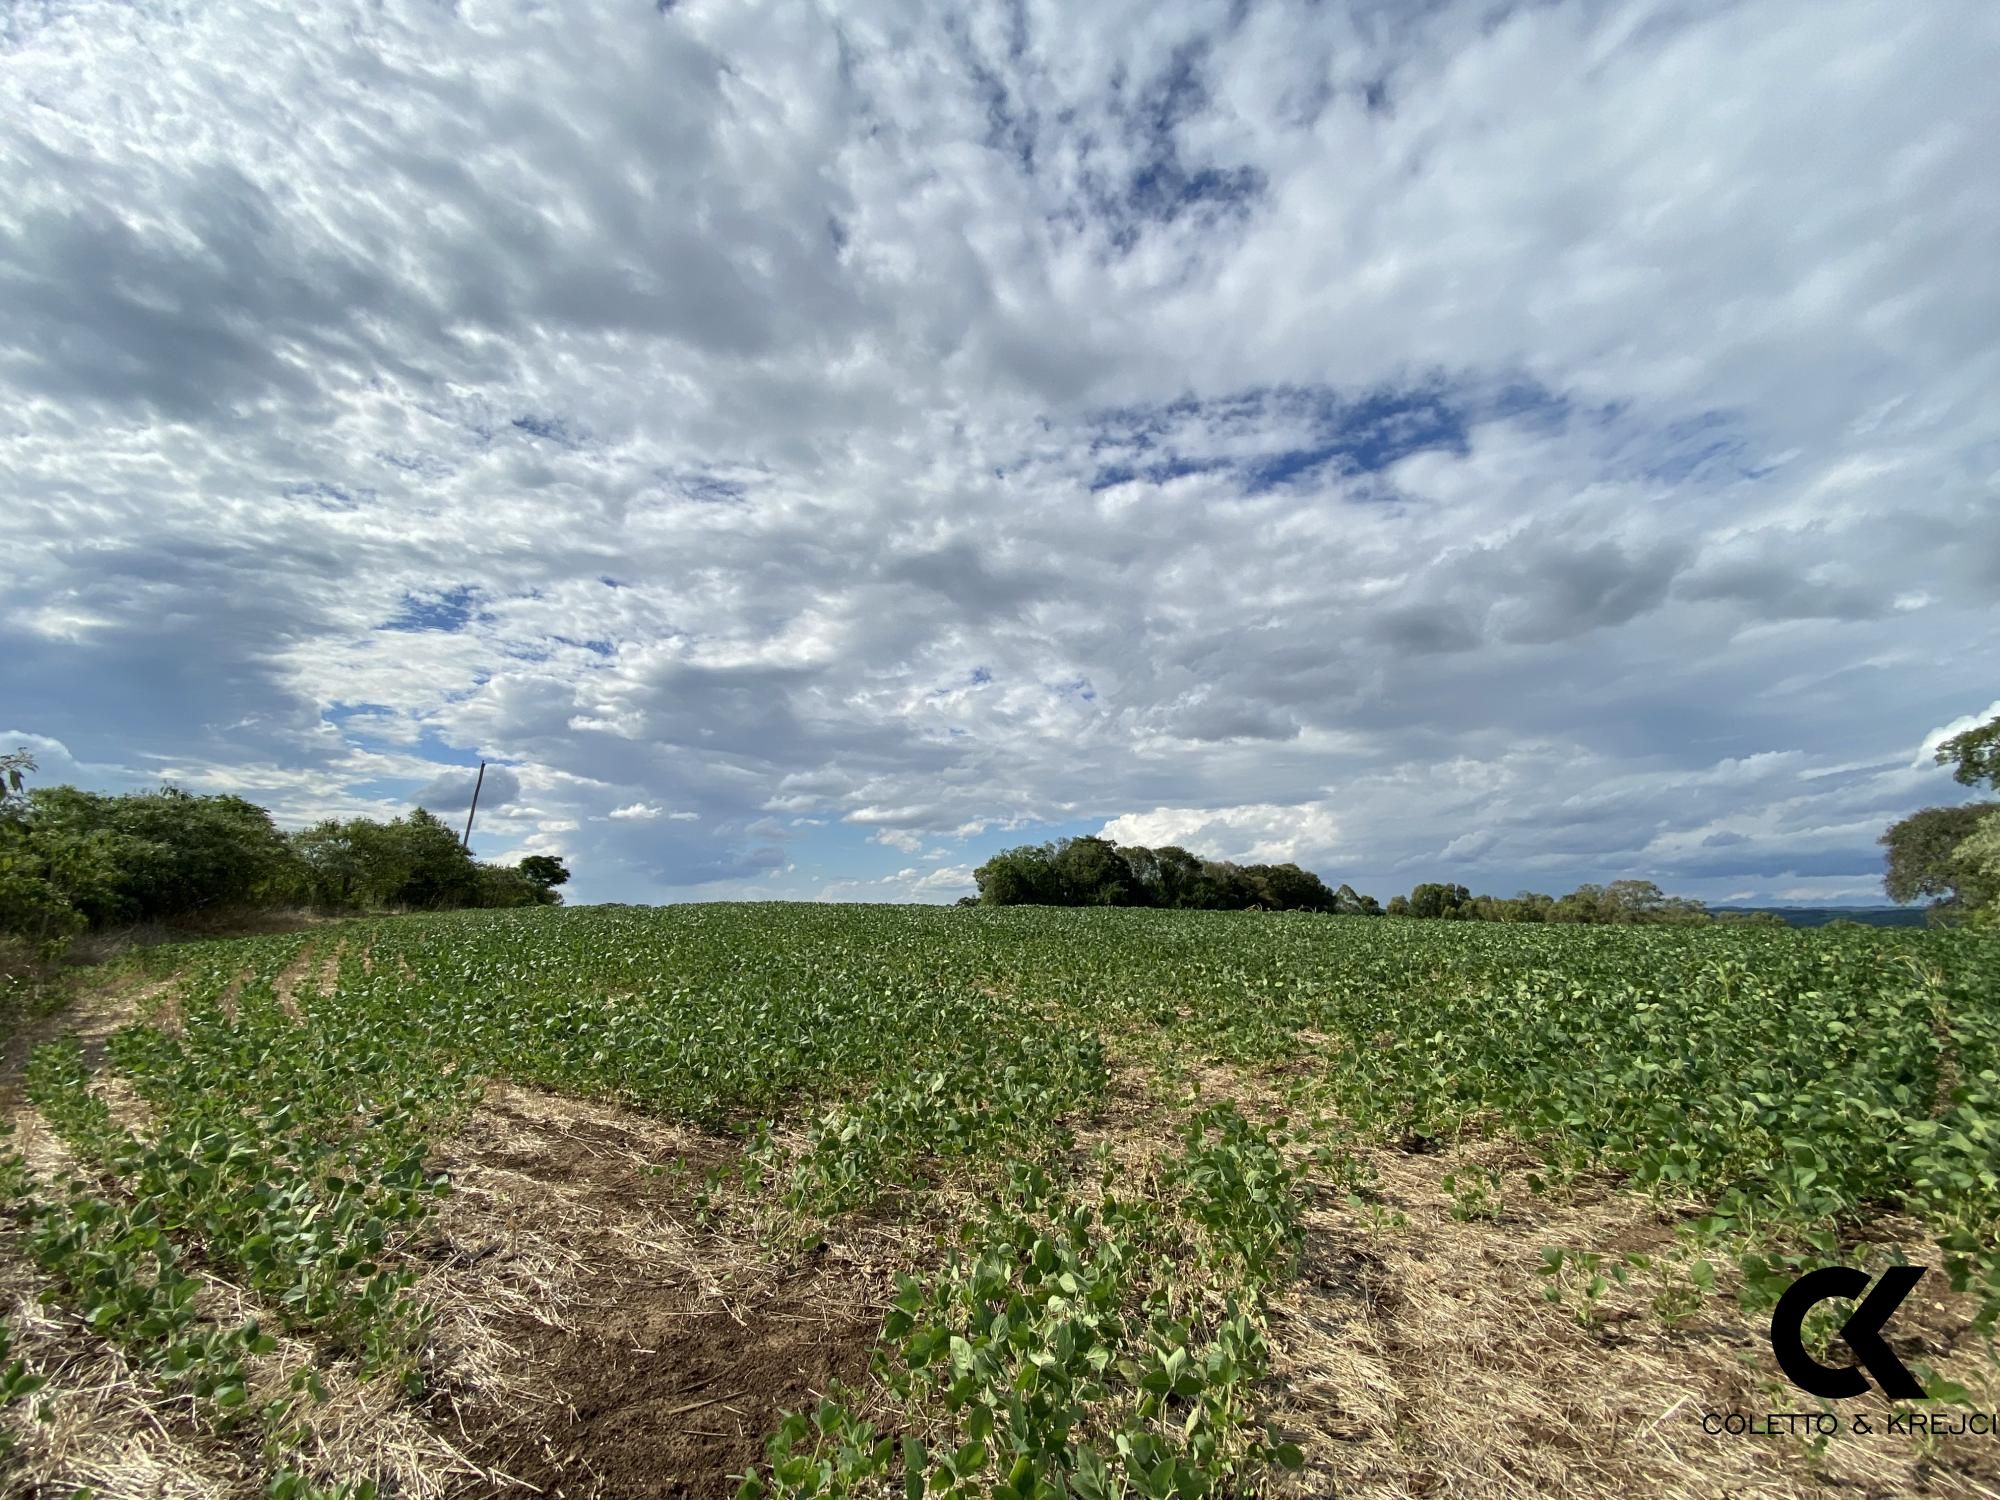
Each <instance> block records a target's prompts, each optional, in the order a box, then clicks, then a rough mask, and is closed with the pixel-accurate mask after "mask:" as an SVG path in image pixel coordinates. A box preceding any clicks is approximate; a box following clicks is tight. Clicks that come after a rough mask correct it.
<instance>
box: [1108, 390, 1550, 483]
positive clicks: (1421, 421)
mask: <svg viewBox="0 0 2000 1500" xmlns="http://www.w3.org/2000/svg"><path fill="white" fill-rule="evenodd" d="M1564 412H1565V407H1564V404H1563V402H1562V401H1561V399H1560V398H1559V397H1555V396H1551V395H1550V394H1548V393H1547V392H1543V391H1541V390H1539V389H1538V388H1536V387H1533V386H1529V385H1512V386H1508V387H1505V388H1504V389H1503V390H1502V391H1500V392H1498V393H1486V394H1481V393H1478V392H1475V391H1473V390H1472V389H1470V388H1466V389H1464V390H1459V389H1455V388H1453V387H1451V386H1449V385H1446V384H1443V383H1434V384H1428V385H1421V386H1408V387H1399V388H1392V387H1384V388H1379V389H1376V390H1370V391H1364V392H1361V393H1359V394H1352V393H1343V392H1340V391H1337V390H1334V389H1332V388H1329V387H1324V386H1314V387H1276V388H1270V389H1257V390H1250V391H1243V392H1239V393H1236V394H1233V395H1229V396H1223V397H1217V398H1212V399H1206V400H1199V399H1195V398H1192V397H1183V398H1181V399H1179V400H1176V401H1172V402H1166V403H1162V404H1160V405H1157V406H1154V407H1150V408H1124V409H1119V410H1113V411H1107V412H1103V413H1100V414H1098V415H1097V417H1096V419H1095V423H1094V426H1095V428H1096V431H1095V432H1094V433H1093V435H1092V436H1091V438H1090V448H1091V450H1092V452H1093V453H1094V454H1095V455H1096V456H1097V458H1098V467H1097V469H1096V472H1095V473H1094V474H1093V476H1092V478H1091V480H1090V487H1091V488H1092V489H1093V490H1099V489H1105V488H1108V487H1110V486H1112V485H1117V484H1126V483H1130V482H1131V481H1132V480H1134V479H1143V480H1145V481H1146V482H1148V483H1152V484H1159V483H1164V482H1166V481H1168V480H1172V479H1177V478H1182V477H1185V476H1187V475H1191V474H1204V473H1218V472H1227V473H1231V474H1233V475H1234V476H1235V477H1236V478H1237V480H1238V482H1239V483H1240V484H1241V486H1242V488H1243V489H1244V490H1245V492H1247V493H1250V494H1259V493H1262V492H1264V491H1267V490H1272V489H1277V488H1279V487H1281V486H1285V485H1289V484H1296V483H1300V482H1303V481H1308V480H1311V479H1314V478H1316V477H1319V476H1322V475H1325V474H1334V475H1339V476H1352V475H1358V474H1372V473H1378V472H1380V471H1381V470H1383V469H1386V468H1388V467H1389V466H1390V465H1392V464H1394V463H1396V462H1398V461H1399V460H1401V459H1404V458H1408V457H1409V456H1411V455H1412V454H1415V453H1422V452H1427V451H1436V450H1442V451H1445V452H1449V453H1455V454H1461V455H1462V454H1464V453H1466V452H1467V451H1468V448H1469V443H1470V433H1471V429H1472V427H1473V425H1474V424H1475V423H1476V422H1478V421H1481V420H1486V419H1491V418H1493V417H1499V416H1506V417H1519V418H1524V419H1527V420H1533V421H1538V422H1554V423H1560V422H1561V421H1562V420H1563V414H1564Z"/></svg>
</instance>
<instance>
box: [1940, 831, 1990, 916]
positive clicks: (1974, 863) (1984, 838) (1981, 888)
mask: <svg viewBox="0 0 2000 1500" xmlns="http://www.w3.org/2000/svg"><path fill="white" fill-rule="evenodd" d="M1952 863H1953V865H1954V866H1956V868H1957V870H1958V876H1959V888H1960V890H1968V891H1975V892H1978V893H1980V896H1981V899H1980V900H1978V901H1977V902H1975V903H1973V904H1972V905H1970V906H1969V907H1968V909H1967V911H1966V920H1967V921H1968V922H1970V923H1972V925H1974V926H1976V927H1992V926H2000V817H1989V818H1984V819H1982V820H1981V821H1980V823H1979V826H1978V827H1976V828H1974V829H1973V830H1972V832H1971V833H1969V834H1967V835H1966V836H1965V838H1964V839H1963V840H1961V841H1960V843H1959V846H1958V847H1957V848H1956V849H1955V850H1953V851H1952Z"/></svg>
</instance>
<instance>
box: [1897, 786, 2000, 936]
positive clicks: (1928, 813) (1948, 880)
mask: <svg viewBox="0 0 2000 1500" xmlns="http://www.w3.org/2000/svg"><path fill="white" fill-rule="evenodd" d="M1996 813H2000V802H1967V803H1964V804H1962V805H1960V806H1958V807H1927V808H1925V809H1924V810H1923V811H1922V812H1915V813H1911V814H1910V816H1909V817H1907V818H1904V819H1903V820H1902V821H1901V822H1898V823H1895V824H1892V825H1891V826H1890V828H1889V831H1888V832H1886V833H1884V834H1883V835H1882V837H1881V839H1880V840H1879V842H1880V843H1881V845H1882V847H1883V848H1884V850H1886V851H1887V861H1888V867H1887V869H1886V870H1885V872H1884V873H1883V876H1882V888H1883V889H1884V890H1885V891H1887V892H1888V893H1889V899H1890V900H1891V901H1896V902H1899V903H1907V902H1911V901H1921V900H1925V899H1928V900H1930V902H1931V903H1932V905H1933V906H1934V907H1935V908H1937V909H1938V910H1939V911H1940V912H1941V913H1946V914H1949V913H1954V912H1960V911H1966V910H1974V909H1977V908H1979V907H1981V906H1984V905H1986V904H1987V903H1988V902H1990V901H1992V900H1993V899H1994V898H1995V896H1996V895H2000V885H1995V884H1994V883H1991V882H1989V881H1988V880H1987V878H1986V876H1985V873H1984V870H1983V867H1981V866H1980V865H1979V863H1978V861H1977V858H1976V857H1975V859H1974V860H1973V861H1972V862H1971V864H1969V865H1968V864H1964V863H1961V862H1960V860H1959V858H1958V851H1959V846H1960V845H1962V844H1964V843H1965V841H1966V840H1967V839H1969V838H1971V837H1972V836H1973V835H1974V834H1975V833H1978V832H1979V831H1980V830H1981V829H1983V828H1984V827H1985V826H1986V825H1987V824H1988V823H1989V822H1991V821H1992V820H1993V818H1994V815H1995V814H1996Z"/></svg>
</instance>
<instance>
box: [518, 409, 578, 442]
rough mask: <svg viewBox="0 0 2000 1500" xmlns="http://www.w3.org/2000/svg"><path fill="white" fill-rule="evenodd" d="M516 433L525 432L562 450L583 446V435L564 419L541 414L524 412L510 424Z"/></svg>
mask: <svg viewBox="0 0 2000 1500" xmlns="http://www.w3.org/2000/svg"><path fill="white" fill-rule="evenodd" d="M509 425H511V426H512V427H513V428H514V429H515V430H516V431H518V432H525V433H526V434H527V435H528V436H529V437H533V438H542V439H545V440H546V441H548V442H551V443H554V444H556V445H557V446H558V447H562V448H580V447H582V446H583V441H584V437H583V433H582V432H581V431H579V430H578V429H577V428H576V427H575V426H574V425H573V424H571V423H570V422H568V421H567V420H565V419H564V418H562V417H556V416H547V415H544V414H543V413H540V412H524V413H523V414H522V415H520V416H518V417H516V418H514V420H513V422H512V423H510V424H509Z"/></svg>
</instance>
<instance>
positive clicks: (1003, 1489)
mask: <svg viewBox="0 0 2000 1500" xmlns="http://www.w3.org/2000/svg"><path fill="white" fill-rule="evenodd" d="M1150 1186H1151V1188H1152V1190H1151V1191H1145V1190H1142V1191H1141V1192H1139V1193H1137V1194H1134V1195H1131V1196H1127V1197H1120V1196H1118V1195H1116V1194H1115V1193H1110V1192H1106V1193H1104V1194H1103V1195H1102V1196H1101V1197H1100V1198H1099V1200H1098V1201H1097V1202H1094V1203H1092V1202H1085V1201H1081V1200H1079V1199H1078V1198H1076V1197H1075V1196H1073V1195H1072V1194H1070V1193H1068V1192H1066V1191H1064V1190H1063V1188H1062V1187H1060V1186H1059V1185H1058V1184H1057V1183H1056V1182H1054V1181H1053V1180H1052V1179H1051V1178H1050V1177H1049V1175H1048V1174H1047V1173H1046V1172H1044V1171H1043V1170H1042V1169H1041V1168H1040V1167H1038V1166H1035V1165H1033V1164H1017V1165H1016V1166H1015V1167H1014V1168H1013V1170H1012V1171H1011V1172H1010V1174H1009V1179H1008V1182H1007V1185H1006V1188H1005V1190H1004V1191H1003V1192H1002V1194H1001V1195H1000V1198H999V1201H998V1202H997V1203H996V1204H995V1205H994V1207H993V1208H992V1209H991V1210H990V1211H989V1212H988V1213H987V1214H986V1215H985V1216H984V1218H983V1219H982V1220H981V1221H979V1223H978V1224H977V1225H976V1226H975V1227H974V1229H973V1230H972V1232H971V1236H970V1238H971V1246H970V1248H969V1249H968V1250H966V1251H965V1252H964V1253H962V1254H959V1255H957V1256H954V1258H953V1259H952V1261H951V1263H950V1264H949V1265H948V1266H947V1267H946V1268H945V1270H944V1272H943V1273H942V1274H941V1275H939V1276H936V1277H934V1278H931V1279H930V1280H929V1281H919V1280H918V1279H917V1278H915V1277H911V1276H904V1277H901V1278H899V1280H898V1284H897V1291H896V1296H895V1299H894V1302H893V1305H892V1308H891V1311H890V1312H889V1314H888V1316H887V1318H886V1319H885V1320H884V1323H883V1328H882V1341H881V1347H880V1348H879V1350H878V1352H877V1356H876V1369H877V1373H878V1375H879V1376H880V1377H881V1379H882V1380H883V1383H884V1385H885V1386H886V1388H887V1389H888V1390H889V1391H890V1392H891V1393H892V1395H893V1397H894V1399H895V1401H896V1402H897V1404H898V1405H899V1407H900V1408H901V1416H902V1419H903V1425H904V1426H905V1428H906V1430H907V1432H908V1433H909V1435H907V1436H905V1437H904V1438H903V1439H902V1441H901V1442H900V1444H898V1443H897V1442H895V1441H894V1440H893V1439H890V1438H885V1437H882V1436H881V1435H879V1434H878V1433H877V1431H876V1429H875V1428H874V1426H873V1425H872V1424H870V1423H867V1422H864V1421H863V1420H862V1419H861V1418H860V1417H859V1416H857V1415H856V1414H855V1413H854V1412H853V1410H851V1409H850V1408H849V1407H848V1406H847V1405H846V1404H845V1403H843V1402H839V1401H832V1400H830V1401H827V1402H824V1403H822V1404H821V1406H820V1407H819V1409H818V1411H817V1412H816V1413H815V1414H814V1415H813V1417H812V1418H811V1419H810V1420H809V1419H808V1418H806V1417H805V1416H804V1415H803V1414H801V1415H796V1416H793V1417H791V1418H789V1419H788V1420H787V1421H786V1422H785V1423H784V1424H783V1425H781V1426H780V1428H779V1430H778V1431H777V1432H776V1433H775V1434H773V1436H772V1438H771V1440H770V1443H769V1445H768V1452H767V1458H768V1464H767V1467H766V1468H765V1469H764V1470H763V1471H761V1472H759V1473H753V1474H750V1475H746V1476H745V1478H744V1481H743V1484H742V1486H741V1488H740V1489H739V1491H738V1495H739V1500H754V1497H759V1496H765V1495H783V1496H836V1495H853V1494H862V1493H872V1492H875V1490H876V1489H877V1488H879V1486H880V1485H882V1484H883V1483H884V1482H885V1481H886V1480H888V1479H890V1478H891V1477H893V1476H895V1475H896V1474H898V1473H900V1477H901V1479H902V1481H903V1489H904V1493H905V1494H906V1495H909V1496H915V1497H922V1496H924V1495H926V1494H929V1495H937V1496H964V1497H970V1496H995V1497H1006V1500H1057V1497H1062V1496H1076V1497H1079V1500H1113V1497H1119V1496H1146V1497H1152V1500H1170V1497H1182V1500H1194V1497H1199V1496H1207V1495H1215V1494H1229V1493H1236V1492H1238V1491H1239V1490H1240V1488H1241V1487H1242V1484H1243V1482H1244V1481H1246V1480H1250V1479H1254V1478H1255V1477H1256V1476H1257V1475H1259V1474H1260V1473H1261V1472H1262V1471H1264V1470H1267V1469H1270V1468H1272V1467H1284V1468H1296V1467H1298V1465H1299V1464H1300V1463H1301V1461H1302V1458H1301V1455H1300V1453H1299V1451H1298V1449H1297V1448H1296V1447H1295V1446H1293V1445H1292V1444H1289V1443H1287V1442H1285V1441H1284V1440H1283V1439H1282V1437H1281V1436H1280V1435H1279V1434H1278V1433H1277V1432H1276V1431H1275V1430H1273V1429H1272V1428H1271V1427H1269V1426H1268V1425H1266V1424H1263V1423H1261V1422H1260V1421H1259V1420H1258V1416H1257V1412H1258V1406H1259V1401H1258V1387H1259V1384H1260V1383H1261V1382H1262V1381H1264V1380H1265V1379H1266V1378H1267V1377H1268V1376H1269V1374H1270V1369H1271V1349H1270V1344H1269V1339H1268V1330H1267V1323H1266V1309H1265V1296H1266V1293H1267V1292H1268V1291H1269V1289H1270V1288H1271V1287H1273V1286H1274V1285H1275V1284H1277V1283H1278V1282H1279V1281H1281V1280H1282V1279H1283V1278H1284V1277H1286V1276H1288V1275H1289V1274H1290V1269H1291V1250H1292V1249H1293V1248H1294V1247H1295V1246H1296V1244H1297V1242H1298V1240H1299V1238H1300V1235H1301V1230H1300V1227H1299V1224H1300V1219H1299V1216H1300V1212H1301V1202H1300V1200H1301V1188H1300V1185H1299V1184H1298V1182H1297V1181H1296V1179H1295V1178H1294V1177H1293V1176H1292V1174H1291V1173H1290V1172H1289V1171H1287V1170H1286V1169H1285V1167H1284V1165H1283V1163H1282V1161H1281V1160H1280V1159H1279V1153H1278V1150H1277V1148H1276V1146H1275V1145H1274V1144H1273V1143H1272V1142H1271V1140H1270V1139H1269V1137H1268V1136H1266V1135H1265V1134H1264V1133H1263V1132H1262V1131H1261V1130H1259V1129H1257V1128H1256V1127H1255V1126H1253V1125H1251V1124H1250V1123H1249V1122H1248V1121H1246V1120H1245V1119H1244V1118H1243V1117H1242V1116H1241V1115H1240V1114H1237V1113H1236V1112H1235V1110H1233V1109H1231V1108H1229V1107H1227V1106H1224V1107H1221V1108H1219V1109H1213V1110H1209V1111H1207V1112H1205V1113H1204V1114H1202V1115H1201V1116H1199V1117H1198V1118H1197V1119H1196V1120H1195V1121H1193V1122H1192V1123H1191V1124H1190V1126H1189V1130H1188V1135H1187V1140H1186V1150H1185V1151H1184V1152H1183V1153H1182V1154H1181V1155H1180V1156H1178V1157H1176V1158H1174V1159H1172V1160H1170V1161H1169V1162H1167V1163H1165V1164H1164V1166H1163V1169H1162V1171H1161V1172H1160V1174H1159V1176H1158V1178H1157V1180H1156V1181H1155V1182H1154V1183H1152V1184H1151V1185H1150ZM1177 1208H1178V1209H1180V1210H1182V1211H1181V1212H1176V1209H1177ZM920 1432H921V1433H922V1434H924V1435H923V1436H918V1435H917V1434H918V1433H920Z"/></svg>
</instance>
